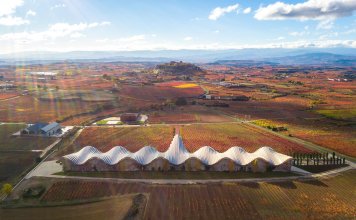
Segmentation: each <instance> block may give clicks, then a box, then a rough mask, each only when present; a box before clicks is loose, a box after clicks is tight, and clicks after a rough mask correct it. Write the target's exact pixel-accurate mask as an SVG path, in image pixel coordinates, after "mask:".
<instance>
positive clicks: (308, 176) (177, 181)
mask: <svg viewBox="0 0 356 220" xmlns="http://www.w3.org/2000/svg"><path fill="white" fill-rule="evenodd" d="M354 169H356V168H355V167H354V166H348V167H343V168H340V169H335V170H330V171H327V172H323V173H318V174H306V175H303V176H288V177H271V178H246V179H202V180H195V179H120V178H104V177H83V176H58V175H41V176H42V177H50V178H57V179H73V180H93V181H109V182H116V183H127V182H131V183H133V182H134V183H148V184H207V183H220V182H234V183H235V182H236V183H238V182H282V181H288V180H290V181H293V180H310V179H316V178H329V177H332V176H335V175H338V174H340V173H343V172H346V171H348V170H354Z"/></svg>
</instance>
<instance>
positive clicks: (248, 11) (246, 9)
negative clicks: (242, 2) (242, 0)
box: [242, 8, 251, 14]
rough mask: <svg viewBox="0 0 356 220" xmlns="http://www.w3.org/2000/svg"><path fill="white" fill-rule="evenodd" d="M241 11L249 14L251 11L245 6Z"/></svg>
mask: <svg viewBox="0 0 356 220" xmlns="http://www.w3.org/2000/svg"><path fill="white" fill-rule="evenodd" d="M242 12H243V13H244V14H249V13H250V12H251V8H245V9H244V10H243V11H242Z"/></svg>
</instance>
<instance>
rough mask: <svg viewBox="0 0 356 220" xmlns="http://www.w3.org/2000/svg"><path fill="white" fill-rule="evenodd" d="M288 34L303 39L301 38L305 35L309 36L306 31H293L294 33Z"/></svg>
mask: <svg viewBox="0 0 356 220" xmlns="http://www.w3.org/2000/svg"><path fill="white" fill-rule="evenodd" d="M288 34H289V35H290V36H293V37H301V36H304V35H309V32H306V31H301V32H298V31H293V32H289V33H288Z"/></svg>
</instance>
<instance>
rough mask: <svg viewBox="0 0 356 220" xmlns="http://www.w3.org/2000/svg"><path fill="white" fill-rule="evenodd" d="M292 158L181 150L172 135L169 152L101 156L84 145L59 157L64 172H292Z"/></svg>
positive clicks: (264, 151)
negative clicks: (76, 150)
mask: <svg viewBox="0 0 356 220" xmlns="http://www.w3.org/2000/svg"><path fill="white" fill-rule="evenodd" d="M291 160H292V157H289V156H287V155H283V154H280V153H277V152H275V151H274V150H273V149H272V148H270V147H261V148H260V149H258V150H257V151H255V152H254V153H248V152H246V151H245V150H244V149H243V148H240V147H231V148H230V149H228V150H227V151H225V152H223V153H219V152H217V151H215V150H214V149H213V148H211V147H207V146H206V147H202V148H200V149H199V150H197V151H195V152H194V153H190V152H188V150H187V149H186V148H185V147H184V144H183V141H182V138H181V137H180V136H179V135H175V136H174V138H173V140H172V142H171V144H170V146H169V148H168V150H167V151H165V152H159V151H157V150H156V149H155V148H153V147H150V146H146V147H143V148H141V149H140V150H139V151H137V152H135V153H131V152H130V151H128V150H127V149H126V148H123V147H114V148H112V149H111V150H109V151H108V152H105V153H102V152H100V151H99V150H98V149H96V148H95V147H91V146H87V147H84V148H82V149H81V150H80V151H78V152H76V153H73V154H69V155H65V156H63V157H62V158H61V162H62V165H63V170H65V171H139V170H149V171H170V170H182V171H202V170H206V171H252V172H265V171H267V170H273V171H285V172H288V171H290V169H291Z"/></svg>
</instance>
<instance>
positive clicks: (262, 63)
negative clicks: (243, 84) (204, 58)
mask: <svg viewBox="0 0 356 220" xmlns="http://www.w3.org/2000/svg"><path fill="white" fill-rule="evenodd" d="M210 64H212V65H227V66H265V65H269V66H275V65H278V64H279V63H276V62H269V61H258V60H218V61H215V62H213V63H210Z"/></svg>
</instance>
